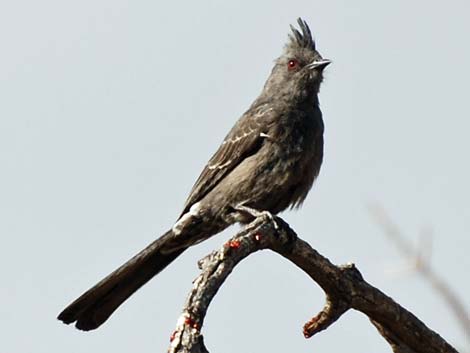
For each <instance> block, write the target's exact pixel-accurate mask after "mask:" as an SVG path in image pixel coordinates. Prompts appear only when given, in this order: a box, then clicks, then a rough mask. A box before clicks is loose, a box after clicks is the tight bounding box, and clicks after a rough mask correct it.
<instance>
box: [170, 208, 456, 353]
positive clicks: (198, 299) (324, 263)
mask: <svg viewBox="0 0 470 353" xmlns="http://www.w3.org/2000/svg"><path fill="white" fill-rule="evenodd" d="M262 249H270V250H272V251H274V252H277V253H278V254H280V255H282V256H284V257H285V258H287V259H289V260H290V261H291V262H293V263H294V264H295V265H297V266H298V267H300V268H301V269H302V270H304V271H305V272H306V273H307V274H308V275H309V276H310V277H311V278H312V279H313V280H314V281H315V282H317V283H318V285H319V286H320V287H321V288H322V289H323V290H324V292H325V293H326V304H325V306H324V308H323V310H322V311H321V312H320V313H319V314H317V315H316V316H315V317H313V318H312V319H311V320H310V321H309V322H307V323H306V324H305V325H304V335H305V337H306V338H309V337H311V336H313V335H314V334H316V333H317V332H320V331H322V330H325V329H327V328H328V327H329V326H330V325H331V324H333V323H334V322H335V321H336V320H338V319H339V318H340V317H341V315H342V314H344V313H345V312H346V311H348V310H349V309H355V310H357V311H360V312H362V313H364V314H365V315H367V316H368V317H369V319H370V320H371V322H372V324H373V325H374V326H375V327H376V328H377V330H378V332H379V333H380V334H381V335H382V336H383V337H384V338H385V339H386V340H387V342H388V343H389V344H390V345H391V347H392V349H393V351H394V352H395V353H410V352H415V353H457V351H456V350H455V349H454V348H453V347H452V346H451V345H450V344H448V343H447V342H446V341H445V340H444V339H443V338H442V337H440V336H439V335H438V334H437V333H435V332H434V331H432V330H431V329H429V328H428V327H426V325H424V323H422V322H421V321H420V320H419V319H418V318H417V317H416V316H414V315H413V314H412V313H411V312H409V311H408V310H406V309H405V308H403V307H402V306H400V305H399V304H398V303H396V302H395V301H394V300H393V299H392V298H390V297H388V296H387V295H385V294H384V293H382V292H381V291H380V290H378V289H377V288H375V287H373V286H371V285H370V284H368V283H367V282H366V281H365V280H364V279H363V278H362V275H361V273H360V272H359V271H358V270H357V269H356V267H355V266H354V264H347V265H344V266H336V265H333V264H332V263H331V262H330V261H329V260H328V259H327V258H325V257H324V256H322V255H320V254H319V253H318V252H317V251H315V250H314V249H313V248H312V247H311V246H310V245H308V244H307V243H306V242H305V241H303V240H301V239H299V238H297V235H296V234H295V232H294V231H293V230H292V229H291V228H290V227H289V225H288V224H287V223H285V222H284V221H283V220H282V219H281V218H279V217H275V222H273V221H272V220H270V219H269V217H259V218H258V219H256V220H255V221H253V222H252V223H251V224H250V225H248V226H247V227H246V228H245V229H243V230H242V231H241V232H239V233H238V234H237V235H235V236H234V237H233V238H232V239H231V240H229V241H228V242H227V243H226V244H224V246H223V247H222V248H221V249H219V250H218V251H215V252H213V253H211V254H210V255H208V256H207V257H205V258H204V259H202V260H201V261H200V262H199V266H200V268H201V270H202V273H201V274H200V275H199V276H198V277H197V278H196V280H195V281H194V284H193V288H192V290H191V292H190V294H189V296H188V298H187V300H186V303H185V305H184V309H183V313H182V314H181V316H180V318H179V320H178V323H177V326H176V330H175V332H174V333H173V334H172V336H171V345H170V348H169V352H170V353H177V352H185V353H188V352H191V353H208V351H207V349H206V348H205V346H204V342H203V336H202V334H201V327H202V325H203V322H204V317H205V315H206V312H207V309H208V307H209V305H210V303H211V300H212V298H213V297H214V296H215V294H216V293H217V291H218V289H219V288H220V287H221V285H222V284H223V282H224V281H225V279H226V278H227V277H228V275H229V274H230V273H231V272H232V270H233V269H234V267H235V266H236V265H237V264H238V263H239V262H240V261H241V260H243V259H244V258H245V257H247V256H248V255H250V254H251V253H253V252H256V251H258V250H262Z"/></svg>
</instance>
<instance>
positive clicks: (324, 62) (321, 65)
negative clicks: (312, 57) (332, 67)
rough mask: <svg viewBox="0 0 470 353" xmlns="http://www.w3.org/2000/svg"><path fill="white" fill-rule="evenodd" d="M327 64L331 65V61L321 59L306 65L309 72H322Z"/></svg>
mask: <svg viewBox="0 0 470 353" xmlns="http://www.w3.org/2000/svg"><path fill="white" fill-rule="evenodd" d="M329 64H331V60H328V59H321V60H316V61H314V62H312V63H310V64H308V65H307V67H308V68H309V69H311V70H318V69H320V70H323V69H324V68H325V67H327V66H328V65H329Z"/></svg>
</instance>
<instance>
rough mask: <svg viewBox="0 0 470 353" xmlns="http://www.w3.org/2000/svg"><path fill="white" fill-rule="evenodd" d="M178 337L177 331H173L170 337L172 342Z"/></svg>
mask: <svg viewBox="0 0 470 353" xmlns="http://www.w3.org/2000/svg"><path fill="white" fill-rule="evenodd" d="M175 337H176V331H173V333H172V334H171V336H170V342H173V340H174V339H175Z"/></svg>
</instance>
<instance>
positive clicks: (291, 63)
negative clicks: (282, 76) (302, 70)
mask: <svg viewBox="0 0 470 353" xmlns="http://www.w3.org/2000/svg"><path fill="white" fill-rule="evenodd" d="M297 67H299V62H298V61H297V60H295V59H292V60H289V62H288V63H287V68H288V69H289V70H294V69H296V68H297Z"/></svg>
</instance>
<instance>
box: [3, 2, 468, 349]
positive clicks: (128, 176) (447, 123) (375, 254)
mask: <svg viewBox="0 0 470 353" xmlns="http://www.w3.org/2000/svg"><path fill="white" fill-rule="evenodd" d="M469 13H470V3H469V2H468V1H464V0H461V1H457V0H451V1H446V2H443V1H424V0H417V1H405V0H397V1H394V2H378V1H372V0H369V1H365V0H364V1H354V2H352V1H345V0H343V1H257V2H248V1H237V2H235V1H231V2H224V3H223V4H221V2H216V1H204V0H202V1H197V2H196V1H192V2H189V1H187V2H183V1H175V2H170V1H167V2H156V1H153V2H151V1H140V2H131V1H124V0H114V1H110V0H103V1H89V0H86V1H79V2H77V1H57V0H55V1H54V0H44V1H26V0H24V1H22V0H19V1H15V2H13V1H11V2H6V1H5V2H2V3H0V43H1V49H0V50H1V55H0V97H1V104H0V178H1V179H0V180H1V183H0V214H1V215H2V216H1V221H0V235H1V237H2V238H1V239H2V244H3V246H2V247H1V249H2V250H1V256H0V268H1V272H0V274H1V277H2V283H3V284H2V289H1V291H0V302H1V305H0V332H2V335H1V336H2V338H1V340H0V351H1V352H8V353H9V352H15V353H30V352H35V353H56V352H57V353H59V352H61V353H62V352H73V353H80V352H87V353H88V352H99V351H105V352H113V353H121V352H134V351H139V352H165V351H166V349H167V347H168V344H169V336H170V334H171V333H172V331H173V330H174V327H175V324H176V320H177V318H178V316H179V315H180V311H181V309H182V305H183V303H184V301H185V298H186V295H187V293H188V291H189V289H190V288H191V281H192V279H194V278H195V277H196V276H197V274H198V269H197V266H196V263H197V260H198V259H200V258H201V257H203V256H204V255H206V254H207V253H209V252H210V251H211V250H212V249H215V248H218V247H220V246H221V245H222V244H223V243H224V241H225V240H226V239H227V238H228V237H229V236H230V234H234V232H235V231H236V229H237V228H236V227H235V228H231V229H229V230H228V231H227V232H225V233H223V234H222V235H219V236H217V237H214V238H212V239H211V240H209V241H207V242H205V243H203V244H201V245H199V246H197V247H194V248H192V249H191V250H189V251H187V252H186V253H185V254H184V255H183V256H182V257H181V258H180V259H178V260H177V261H176V262H175V263H174V264H172V265H171V266H170V267H169V268H167V269H166V270H165V271H164V272H163V273H161V274H160V275H159V276H158V277H157V278H155V279H154V280H152V281H151V282H150V283H149V284H148V285H146V286H145V287H144V288H142V289H141V290H140V291H139V292H138V293H137V294H136V295H134V296H133V297H132V298H131V299H130V300H129V301H128V302H126V304H125V305H123V306H122V307H121V308H120V309H119V310H118V311H117V312H116V313H115V314H114V315H113V316H112V317H111V319H110V320H109V321H108V322H107V323H106V324H105V325H104V326H103V327H101V328H100V329H98V330H96V331H94V332H88V333H84V332H79V331H77V330H75V329H74V328H73V327H71V326H65V325H63V324H61V323H60V322H59V321H57V320H56V319H55V318H56V316H57V314H58V313H59V312H60V311H61V310H62V309H63V307H64V306H65V305H67V304H68V303H69V302H70V301H72V300H73V299H75V298H76V297H77V296H78V295H80V294H81V293H82V292H83V291H84V290H86V289H88V288H89V287H90V286H91V285H93V284H95V282H96V281H98V280H100V279H101V278H102V277H103V276H105V275H107V274H108V273H109V272H110V271H112V270H114V269H115V268H116V267H117V266H118V265H120V264H121V263H123V262H124V261H126V260H127V259H128V258H129V257H131V256H132V255H134V254H135V253H136V252H137V251H139V250H140V249H141V248H143V247H144V246H146V245H147V244H148V243H149V242H151V241H152V240H153V239H154V238H155V237H156V236H158V235H160V234H162V233H163V232H164V231H166V230H167V229H168V228H169V227H171V226H172V223H173V222H174V220H175V218H176V217H177V216H178V215H179V213H180V212H181V208H182V205H183V203H184V201H185V198H186V196H187V194H188V192H189V190H190V188H191V186H192V184H193V183H194V181H195V180H196V178H197V176H198V175H199V172H200V171H201V169H202V167H203V166H204V164H205V162H206V161H207V160H208V159H209V158H210V156H211V155H212V153H213V152H214V151H215V149H216V148H217V146H218V144H219V143H220V141H221V140H222V139H223V137H224V136H225V134H226V132H227V131H228V130H229V128H230V127H231V126H232V125H233V123H234V122H235V121H236V119H238V117H239V116H240V114H241V113H243V112H244V111H245V110H246V109H247V108H248V106H249V105H250V103H251V102H252V101H253V100H254V99H255V98H256V96H257V94H258V93H259V92H260V90H261V87H262V85H263V83H264V80H265V79H266V77H267V76H268V74H269V72H270V70H271V67H272V63H273V60H274V59H275V58H276V57H277V56H279V55H280V53H281V50H282V47H283V45H284V43H285V41H286V39H287V34H288V32H289V24H295V21H296V19H297V17H299V16H301V17H302V18H304V19H305V20H306V21H307V22H308V23H309V24H310V27H311V29H312V32H313V33H314V35H315V37H316V39H317V48H318V49H319V51H320V52H321V54H322V55H323V56H324V57H326V58H329V59H331V60H333V64H332V65H330V66H329V67H328V68H327V69H326V72H325V76H326V77H325V81H324V84H323V86H322V90H321V95H320V100H321V103H322V110H323V115H324V120H325V125H326V136H325V139H326V144H325V160H324V165H323V168H322V171H321V174H320V177H319V179H318V182H317V183H316V185H315V186H314V188H313V189H312V191H311V192H310V195H309V197H308V198H307V201H306V202H305V204H304V206H303V208H301V209H300V210H299V211H295V212H294V211H287V212H284V213H283V214H282V217H283V218H284V219H285V220H286V221H287V222H289V223H290V225H291V226H292V227H293V228H294V229H295V230H296V231H297V233H298V234H299V236H300V237H302V238H303V239H305V240H306V241H308V242H309V243H310V244H311V245H312V246H313V247H314V248H316V249H317V250H318V251H320V252H321V253H322V254H323V255H325V256H327V257H328V258H330V259H331V260H332V261H333V262H335V263H337V264H343V263H346V262H355V263H356V265H357V266H358V268H359V269H360V270H361V272H362V274H363V275H364V277H365V278H366V280H367V281H369V282H370V283H371V284H373V285H375V286H377V287H379V288H380V289H381V290H383V291H384V292H385V293H387V294H388V295H390V296H392V297H393V298H394V299H396V300H397V301H398V302H399V303H401V304H402V305H403V306H405V307H406V308H407V309H409V310H411V311H412V312H413V313H414V314H416V315H417V316H418V317H419V318H421V319H422V320H423V321H424V322H425V323H426V324H427V325H428V326H429V327H431V328H432V329H434V330H436V331H437V332H439V333H440V334H441V335H442V336H443V337H444V338H446V339H447V340H448V341H449V342H450V343H452V344H454V345H455V346H456V347H464V346H465V344H467V345H468V342H467V343H466V342H465V338H464V335H463V333H462V331H461V329H460V328H459V326H458V325H457V323H456V321H455V319H454V317H453V316H452V314H451V312H450V311H449V310H448V308H447V306H446V304H445V303H444V302H443V300H442V299H441V297H439V296H438V295H437V294H436V293H435V292H434V290H433V289H432V288H431V287H430V286H429V284H428V283H427V282H426V281H424V280H423V279H422V278H421V277H419V276H418V275H416V274H413V273H409V272H407V271H403V270H401V269H403V268H404V267H406V266H405V265H406V260H405V259H403V258H402V257H401V256H400V254H399V253H398V252H397V251H396V249H395V248H394V247H393V245H392V244H391V243H390V242H389V241H388V240H387V239H386V237H385V236H384V234H383V232H382V231H381V229H380V227H378V226H377V225H376V224H375V223H374V222H373V221H372V220H371V218H370V215H369V214H368V212H367V209H366V205H367V204H368V203H369V202H372V201H377V202H380V203H381V204H382V205H384V207H385V208H386V209H387V210H388V212H389V214H390V215H391V216H392V218H393V219H394V220H395V221H396V223H398V224H399V225H400V227H401V228H402V230H403V232H404V234H405V235H406V236H407V237H408V239H410V240H411V241H412V242H413V243H415V244H416V243H418V241H419V237H420V233H422V231H423V229H425V230H426V229H428V230H429V229H430V230H431V231H432V233H433V251H432V264H433V266H434V267H435V269H436V271H437V272H438V273H439V274H440V275H441V276H443V277H444V278H445V280H446V281H447V282H448V283H449V285H450V286H451V287H452V288H454V289H455V291H456V292H457V293H459V294H460V295H461V297H462V299H463V301H464V303H465V305H466V306H467V308H469V307H470V300H469V296H468V293H469V292H470V281H469V280H468V271H469V269H470V259H469V256H468V252H469V250H470V237H469V234H470V206H469V201H468V200H469V196H470V195H469V194H470V193H469V188H468V183H469V180H470V166H469V156H468V154H469V151H470V142H469V139H468V135H469V130H470V122H469V119H470V108H469V105H468V100H469V99H468V92H469V89H468V83H469V82H470V65H469V63H470V48H469V44H468V43H469V40H468V36H469V33H470V24H469V21H468V14H469ZM323 302H324V295H323V293H322V291H321V289H319V287H318V286H317V285H316V284H315V283H313V282H312V281H311V280H310V279H309V278H307V276H306V275H304V274H303V273H302V272H301V271H300V270H298V269H297V268H295V267H293V266H292V265H291V264H290V263H288V262H287V261H286V260H284V259H283V258H281V257H279V256H277V255H275V254H273V253H270V252H262V253H258V254H255V255H252V256H251V257H249V258H248V259H247V260H246V261H244V262H243V263H242V264H241V265H240V266H239V267H237V269H236V270H235V272H234V273H233V274H232V276H231V277H230V278H229V279H228V281H227V282H226V284H225V285H224V287H222V289H221V291H220V292H219V294H218V295H217V296H216V298H215V300H214V302H213V304H212V306H211V308H210V310H209V313H208V316H207V318H206V322H205V325H204V327H203V334H204V337H205V342H206V344H207V347H208V349H209V351H210V352H213V353H217V352H225V353H231V352H239V351H244V352H341V351H346V350H347V351H348V352H350V353H363V352H390V349H389V348H388V345H387V343H386V342H385V341H384V340H383V339H382V337H381V336H379V335H378V334H377V332H376V330H375V328H374V327H373V326H372V325H371V324H370V323H369V322H368V320H367V318H366V317H365V316H363V315H361V314H360V313H357V312H352V311H351V312H349V313H347V314H346V315H345V316H344V317H342V318H341V319H340V320H339V321H338V322H337V323H336V324H334V325H333V326H332V327H330V328H329V329H328V330H327V331H326V332H323V333H320V334H319V335H318V336H315V337H314V338H312V339H310V340H305V339H304V338H303V336H302V334H301V333H302V331H301V329H302V325H303V324H304V322H305V321H307V320H308V319H309V318H310V317H311V316H313V315H314V314H316V312H317V311H318V310H320V309H321V308H322V305H323ZM467 337H468V336H467ZM467 340H468V338H467ZM467 347H468V346H467Z"/></svg>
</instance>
